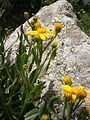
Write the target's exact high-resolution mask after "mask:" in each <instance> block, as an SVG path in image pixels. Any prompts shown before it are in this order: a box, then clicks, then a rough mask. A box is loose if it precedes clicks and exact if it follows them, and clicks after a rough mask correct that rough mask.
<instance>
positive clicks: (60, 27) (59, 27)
mask: <svg viewBox="0 0 90 120" xmlns="http://www.w3.org/2000/svg"><path fill="white" fill-rule="evenodd" d="M61 29H62V23H56V26H55V30H58V31H61Z"/></svg>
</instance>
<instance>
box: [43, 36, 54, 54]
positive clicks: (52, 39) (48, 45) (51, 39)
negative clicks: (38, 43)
mask: <svg viewBox="0 0 90 120" xmlns="http://www.w3.org/2000/svg"><path fill="white" fill-rule="evenodd" d="M55 37H56V36H55ZM55 37H53V38H52V39H51V40H50V42H49V43H48V44H47V46H46V47H45V48H44V49H43V51H42V53H43V52H44V51H45V50H46V49H47V48H48V47H49V45H50V44H51V43H52V41H53V40H54V39H55Z"/></svg>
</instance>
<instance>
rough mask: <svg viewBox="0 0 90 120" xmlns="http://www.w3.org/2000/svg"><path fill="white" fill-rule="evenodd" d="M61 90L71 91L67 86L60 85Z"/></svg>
mask: <svg viewBox="0 0 90 120" xmlns="http://www.w3.org/2000/svg"><path fill="white" fill-rule="evenodd" d="M61 88H62V89H64V90H65V91H67V92H71V90H72V88H71V87H70V86H69V85H62V86H61Z"/></svg>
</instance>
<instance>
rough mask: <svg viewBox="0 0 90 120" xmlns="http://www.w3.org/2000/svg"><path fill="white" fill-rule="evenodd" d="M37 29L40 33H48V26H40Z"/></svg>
mask: <svg viewBox="0 0 90 120" xmlns="http://www.w3.org/2000/svg"><path fill="white" fill-rule="evenodd" d="M37 31H38V32H39V33H46V32H47V29H46V28H38V29H37Z"/></svg>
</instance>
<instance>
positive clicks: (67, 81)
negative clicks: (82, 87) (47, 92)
mask: <svg viewBox="0 0 90 120" xmlns="http://www.w3.org/2000/svg"><path fill="white" fill-rule="evenodd" d="M64 83H65V84H66V85H71V83H72V82H71V78H70V76H65V77H64Z"/></svg>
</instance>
